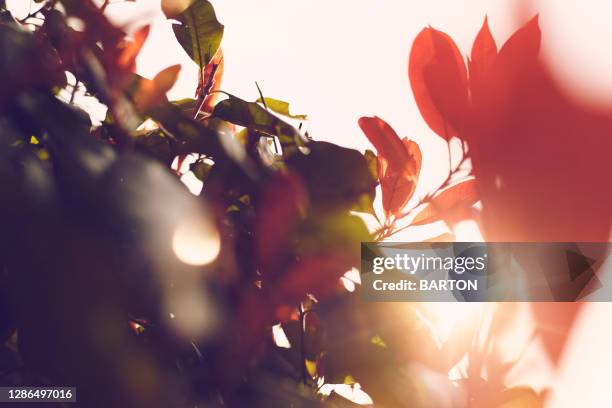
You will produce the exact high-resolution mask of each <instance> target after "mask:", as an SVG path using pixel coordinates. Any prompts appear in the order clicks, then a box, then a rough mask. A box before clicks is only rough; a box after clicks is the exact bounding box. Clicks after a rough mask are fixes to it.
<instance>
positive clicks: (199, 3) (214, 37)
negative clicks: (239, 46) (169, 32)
mask: <svg viewBox="0 0 612 408" xmlns="http://www.w3.org/2000/svg"><path fill="white" fill-rule="evenodd" d="M166 2H167V1H163V2H162V8H164V4H163V3H166ZM164 9H165V8H164ZM166 16H168V17H169V18H172V19H174V20H177V21H179V22H180V23H181V24H180V25H179V24H175V25H173V26H172V29H173V31H174V35H175V36H176V39H177V40H178V42H179V44H181V46H182V47H183V49H184V50H185V52H187V54H188V55H189V56H190V57H191V59H192V60H194V61H195V63H196V64H198V66H199V67H200V68H203V67H205V66H206V64H208V62H209V61H210V60H211V58H212V57H213V55H215V53H216V52H217V49H218V48H219V46H220V45H221V39H222V38H223V29H224V27H223V24H221V23H219V21H218V20H217V16H216V15H215V9H214V8H213V6H212V4H210V2H208V1H206V0H195V1H193V2H192V3H191V5H190V6H189V7H187V9H185V10H184V11H183V12H181V13H180V14H179V15H177V16H173V15H168V13H166Z"/></svg>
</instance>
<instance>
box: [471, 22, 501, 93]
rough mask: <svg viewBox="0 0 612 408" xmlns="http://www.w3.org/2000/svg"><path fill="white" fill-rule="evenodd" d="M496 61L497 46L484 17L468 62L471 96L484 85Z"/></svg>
mask: <svg viewBox="0 0 612 408" xmlns="http://www.w3.org/2000/svg"><path fill="white" fill-rule="evenodd" d="M496 59H497V44H495V40H494V39H493V36H492V35H491V30H489V22H488V19H487V18H486V17H485V20H484V23H483V25H482V28H481V29H480V32H479V33H478V35H477V36H476V39H475V40H474V45H473V46H472V59H471V61H470V62H469V68H470V87H471V89H472V96H473V95H474V92H475V91H476V92H478V90H479V89H480V88H481V87H483V86H484V85H485V78H486V76H487V74H488V72H489V71H490V69H491V67H493V65H494V64H495V60H496Z"/></svg>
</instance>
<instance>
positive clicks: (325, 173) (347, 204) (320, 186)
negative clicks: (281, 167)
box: [286, 142, 376, 210]
mask: <svg viewBox="0 0 612 408" xmlns="http://www.w3.org/2000/svg"><path fill="white" fill-rule="evenodd" d="M307 149H308V152H307V153H306V154H302V153H301V152H300V151H297V152H295V153H294V154H292V155H291V156H289V157H288V158H287V159H286V163H287V166H288V167H289V168H290V169H292V170H294V171H295V172H296V173H297V174H299V175H300V177H301V179H302V181H303V183H304V185H305V186H306V189H307V190H308V194H309V197H310V201H311V203H312V206H313V208H315V210H329V209H342V208H344V209H349V208H351V207H353V206H354V205H356V204H357V202H358V201H359V199H360V198H361V196H362V195H363V194H367V195H370V196H373V194H374V190H375V187H376V179H375V178H374V177H372V173H371V172H370V169H369V167H368V163H367V161H366V159H365V157H364V156H363V155H362V154H361V153H359V152H358V151H357V150H353V149H347V148H344V147H340V146H338V145H335V144H332V143H327V142H310V143H308V145H307Z"/></svg>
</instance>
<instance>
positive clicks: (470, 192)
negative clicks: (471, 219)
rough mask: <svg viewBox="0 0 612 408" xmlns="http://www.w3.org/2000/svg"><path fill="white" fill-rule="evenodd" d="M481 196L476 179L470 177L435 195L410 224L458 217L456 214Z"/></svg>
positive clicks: (422, 223)
mask: <svg viewBox="0 0 612 408" xmlns="http://www.w3.org/2000/svg"><path fill="white" fill-rule="evenodd" d="M478 200H480V196H479V195H478V191H477V189H476V180H475V179H469V180H466V181H463V182H461V183H458V184H455V185H453V186H451V187H449V188H447V189H445V190H442V192H440V193H438V194H437V195H435V196H434V197H433V198H432V199H431V201H430V202H429V204H427V205H426V206H425V207H424V208H423V209H422V210H421V212H420V213H418V214H417V216H416V217H414V219H413V220H412V222H411V223H410V225H424V224H429V223H432V222H435V221H439V220H441V219H444V220H453V219H456V217H455V214H461V213H462V212H463V211H465V210H466V209H469V208H471V207H472V206H473V205H474V204H475V203H476V202H477V201H478Z"/></svg>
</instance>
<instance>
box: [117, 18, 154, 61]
mask: <svg viewBox="0 0 612 408" xmlns="http://www.w3.org/2000/svg"><path fill="white" fill-rule="evenodd" d="M150 29H151V27H150V26H148V25H147V26H144V27H142V28H141V29H139V30H138V31H136V33H135V34H134V41H132V42H129V43H128V44H127V45H126V46H125V48H123V50H122V51H121V54H120V55H119V58H118V59H117V64H118V65H119V67H121V68H123V69H126V70H129V71H135V70H136V57H138V54H139V53H140V50H141V49H142V47H143V46H144V43H145V41H146V40H147V38H148V37H149V32H150Z"/></svg>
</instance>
